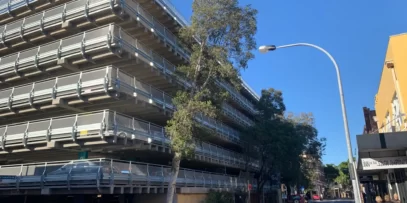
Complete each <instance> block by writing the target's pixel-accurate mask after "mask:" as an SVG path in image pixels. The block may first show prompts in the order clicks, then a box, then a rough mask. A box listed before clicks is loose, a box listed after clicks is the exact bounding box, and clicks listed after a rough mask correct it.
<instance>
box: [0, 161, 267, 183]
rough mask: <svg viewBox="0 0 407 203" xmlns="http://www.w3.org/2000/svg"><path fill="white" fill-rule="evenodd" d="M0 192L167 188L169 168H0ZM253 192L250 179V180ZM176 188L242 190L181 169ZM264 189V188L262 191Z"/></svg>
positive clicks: (227, 179)
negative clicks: (12, 190)
mask: <svg viewBox="0 0 407 203" xmlns="http://www.w3.org/2000/svg"><path fill="white" fill-rule="evenodd" d="M0 177H1V178H2V182H1V184H0V190H10V189H25V188H30V189H35V188H45V187H46V188H52V187H59V188H61V187H66V188H68V189H70V188H81V187H88V188H89V187H92V186H94V187H95V188H103V187H115V186H124V187H126V186H128V187H134V186H138V187H143V186H144V187H145V186H152V187H154V186H157V187H163V186H166V185H168V182H169V180H170V178H171V168H170V167H168V166H163V165H154V164H148V163H139V162H131V161H119V160H112V159H103V158H101V159H87V160H69V161H58V162H45V163H32V164H19V165H4V166H0ZM250 183H251V184H252V185H253V187H252V189H253V190H255V189H256V183H255V180H254V179H251V180H250ZM177 187H203V188H220V189H240V190H245V188H247V183H246V181H245V179H244V178H241V177H235V176H230V175H226V174H217V173H209V172H204V171H198V170H189V169H183V168H181V169H180V171H179V174H178V178H177ZM265 189H266V190H267V189H268V187H266V188H265Z"/></svg>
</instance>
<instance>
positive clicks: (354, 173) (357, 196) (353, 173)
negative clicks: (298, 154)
mask: <svg viewBox="0 0 407 203" xmlns="http://www.w3.org/2000/svg"><path fill="white" fill-rule="evenodd" d="M296 46H307V47H312V48H315V49H318V50H319V51H321V52H323V53H324V54H325V55H326V56H328V58H329V59H330V60H331V62H332V63H333V65H334V67H335V70H336V77H337V79H338V88H339V96H340V100H341V106H342V117H343V125H344V130H345V137H346V145H347V151H348V158H349V164H350V174H351V178H352V186H353V191H354V193H355V194H354V195H355V203H360V202H361V194H360V185H359V177H358V175H357V169H356V165H355V163H354V160H353V155H352V144H351V141H350V133H349V126H348V118H347V113H346V106H345V98H344V94H343V88H342V80H341V73H340V70H339V66H338V64H337V63H336V61H335V59H334V57H333V56H332V55H331V54H330V53H329V52H328V51H326V50H325V49H323V48H322V47H320V46H317V45H315V44H310V43H295V44H287V45H281V46H275V45H266V46H261V47H259V51H260V52H262V53H266V52H268V51H274V50H276V49H282V48H289V47H296Z"/></svg>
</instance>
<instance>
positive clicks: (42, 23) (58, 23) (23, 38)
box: [0, 0, 190, 58]
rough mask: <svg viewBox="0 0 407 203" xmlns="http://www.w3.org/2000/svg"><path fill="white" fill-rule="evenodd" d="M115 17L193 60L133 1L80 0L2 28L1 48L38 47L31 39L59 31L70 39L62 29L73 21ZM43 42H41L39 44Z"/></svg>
mask: <svg viewBox="0 0 407 203" xmlns="http://www.w3.org/2000/svg"><path fill="white" fill-rule="evenodd" d="M112 14H113V15H115V16H116V18H115V19H116V21H117V19H120V20H119V21H118V22H129V19H128V18H126V16H129V17H131V19H133V20H135V21H139V22H141V24H142V25H144V26H145V27H146V28H148V29H149V30H150V31H151V32H152V33H155V34H156V35H157V36H158V37H160V38H161V40H163V41H164V42H167V44H168V45H170V46H171V47H172V48H173V50H175V51H177V53H179V54H180V55H182V56H183V57H184V58H188V57H189V55H190V53H189V51H187V50H186V49H185V48H182V47H181V46H180V43H179V42H178V40H177V38H176V37H175V35H174V34H172V33H171V32H170V31H169V30H168V29H167V28H166V27H164V26H163V25H162V24H161V23H159V22H158V21H156V20H155V18H154V17H153V16H152V15H151V14H149V13H148V12H146V11H145V10H144V9H143V8H142V7H141V6H140V5H139V3H137V2H135V1H132V0H77V1H71V2H68V3H65V4H63V5H60V6H57V7H54V8H52V9H49V10H45V11H43V12H40V13H37V14H34V15H32V16H28V17H24V18H22V19H19V20H17V21H14V22H11V23H8V24H5V25H3V26H0V48H7V47H11V46H12V47H13V49H15V47H14V46H13V45H15V44H20V45H21V44H27V45H30V44H35V41H34V42H33V41H31V40H29V39H32V38H38V37H39V36H43V37H49V35H50V32H56V31H58V32H57V33H58V35H60V36H67V35H69V34H70V32H69V31H68V30H65V28H63V27H62V25H63V23H65V22H72V23H73V24H80V23H83V22H89V23H90V24H94V26H93V27H95V26H97V25H96V24H95V22H96V21H97V20H98V19H104V18H106V16H108V15H112ZM115 19H111V20H110V22H113V21H115ZM105 21H106V20H105ZM73 26H75V25H73ZM64 31H65V32H64ZM52 37H54V35H53V36H52ZM50 39H52V38H50ZM40 43H41V41H40V42H39V43H37V44H40Z"/></svg>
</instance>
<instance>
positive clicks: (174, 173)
mask: <svg viewBox="0 0 407 203" xmlns="http://www.w3.org/2000/svg"><path fill="white" fill-rule="evenodd" d="M180 163H181V153H179V152H175V154H174V157H172V167H171V178H170V182H169V183H168V191H167V203H172V202H173V200H174V193H175V189H176V184H177V178H178V173H179V165H180Z"/></svg>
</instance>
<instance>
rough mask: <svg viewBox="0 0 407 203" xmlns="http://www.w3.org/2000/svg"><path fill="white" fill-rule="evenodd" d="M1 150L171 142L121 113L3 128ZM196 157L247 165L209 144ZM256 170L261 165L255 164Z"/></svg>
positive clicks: (197, 148)
mask: <svg viewBox="0 0 407 203" xmlns="http://www.w3.org/2000/svg"><path fill="white" fill-rule="evenodd" d="M0 135H1V140H0V147H1V148H2V149H3V150H7V149H9V148H10V147H12V148H16V147H18V146H23V147H28V146H30V145H33V144H36V145H38V144H40V143H47V142H51V141H55V142H58V141H65V142H66V141H68V140H71V141H74V142H75V141H76V140H77V139H82V140H84V139H95V138H99V137H100V138H102V139H104V138H105V137H113V138H114V140H116V141H117V140H118V139H125V140H138V141H146V142H147V141H148V140H149V139H151V142H152V143H153V144H157V145H160V146H163V147H169V143H170V139H169V137H168V136H167V135H166V132H165V128H164V127H162V126H159V125H155V124H152V123H150V122H147V121H144V120H141V119H138V118H135V117H131V116H127V115H124V114H120V113H117V112H116V111H112V110H101V111H95V112H89V113H82V114H75V115H67V116H60V117H51V118H48V119H40V120H33V121H28V122H25V123H17V124H11V125H5V126H0ZM195 152H196V155H201V156H204V157H208V158H211V159H216V160H218V163H220V164H222V165H226V166H232V167H237V168H244V166H245V161H244V159H243V157H242V155H241V154H239V153H236V152H232V151H229V150H227V149H224V148H222V147H218V146H215V145H213V144H209V143H206V142H196V144H195ZM252 167H257V165H255V164H252Z"/></svg>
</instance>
